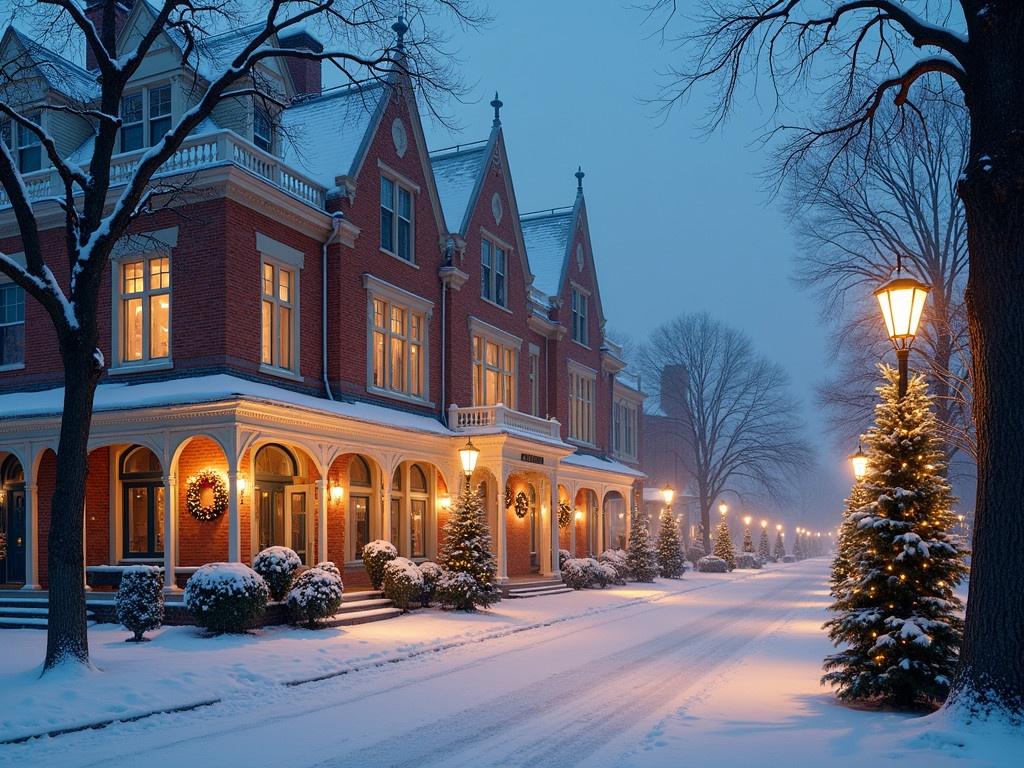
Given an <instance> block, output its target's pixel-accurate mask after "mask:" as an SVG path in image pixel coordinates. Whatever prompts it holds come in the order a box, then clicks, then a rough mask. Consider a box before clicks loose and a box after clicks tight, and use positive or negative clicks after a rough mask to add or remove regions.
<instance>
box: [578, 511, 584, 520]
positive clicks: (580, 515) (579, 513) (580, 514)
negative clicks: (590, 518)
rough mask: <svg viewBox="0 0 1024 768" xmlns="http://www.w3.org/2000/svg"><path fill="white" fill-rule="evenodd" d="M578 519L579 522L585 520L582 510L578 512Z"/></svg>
mask: <svg viewBox="0 0 1024 768" xmlns="http://www.w3.org/2000/svg"><path fill="white" fill-rule="evenodd" d="M576 519H577V520H582V519H583V510H580V509H577V510H576Z"/></svg>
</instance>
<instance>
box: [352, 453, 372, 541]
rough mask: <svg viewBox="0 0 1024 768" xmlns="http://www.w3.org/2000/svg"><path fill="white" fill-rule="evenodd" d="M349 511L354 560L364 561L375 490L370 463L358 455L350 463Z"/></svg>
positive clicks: (368, 539)
mask: <svg viewBox="0 0 1024 768" xmlns="http://www.w3.org/2000/svg"><path fill="white" fill-rule="evenodd" d="M348 484H349V494H348V510H349V514H348V517H349V525H350V526H351V527H350V528H349V537H348V538H349V541H350V542H351V547H352V549H351V551H350V553H349V557H350V558H351V559H352V560H362V559H363V547H365V546H366V545H367V544H368V543H369V542H370V498H371V489H372V488H373V473H372V472H371V470H370V462H369V461H368V460H367V459H365V458H364V457H362V456H359V455H356V456H353V457H352V458H351V460H350V461H349V463H348Z"/></svg>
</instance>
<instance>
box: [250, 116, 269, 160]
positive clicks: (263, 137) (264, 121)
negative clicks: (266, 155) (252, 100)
mask: <svg viewBox="0 0 1024 768" xmlns="http://www.w3.org/2000/svg"><path fill="white" fill-rule="evenodd" d="M252 140H253V143H254V144H255V145H256V146H257V147H259V148H260V149H262V150H265V151H267V152H273V151H274V124H273V122H271V120H270V115H268V114H267V113H266V112H265V111H263V110H262V109H257V110H256V113H255V114H254V115H253V121H252Z"/></svg>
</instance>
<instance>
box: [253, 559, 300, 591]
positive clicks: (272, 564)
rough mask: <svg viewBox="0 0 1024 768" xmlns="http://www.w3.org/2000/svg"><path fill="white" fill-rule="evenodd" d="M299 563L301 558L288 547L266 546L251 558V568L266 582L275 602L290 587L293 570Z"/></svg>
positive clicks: (293, 574) (293, 576) (293, 577)
mask: <svg viewBox="0 0 1024 768" xmlns="http://www.w3.org/2000/svg"><path fill="white" fill-rule="evenodd" d="M300 565H302V560H300V559H299V556H298V555H297V554H295V550H293V549H288V547H267V548H266V549H264V550H263V551H261V552H258V553H257V554H256V557H254V558H253V559H252V569H253V570H254V571H256V573H258V574H259V575H260V576H262V577H263V580H264V581H265V582H267V588H268V589H269V590H270V599H271V600H273V601H274V602H276V603H279V602H281V601H282V600H284V598H285V595H287V594H288V590H289V589H291V588H292V581H293V580H294V579H295V571H296V570H297V569H298V567H299V566H300Z"/></svg>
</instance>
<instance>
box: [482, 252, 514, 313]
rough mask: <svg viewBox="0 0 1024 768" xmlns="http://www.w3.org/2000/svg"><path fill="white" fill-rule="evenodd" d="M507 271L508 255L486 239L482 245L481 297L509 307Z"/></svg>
mask: <svg viewBox="0 0 1024 768" xmlns="http://www.w3.org/2000/svg"><path fill="white" fill-rule="evenodd" d="M507 269H508V253H507V252H506V251H505V249H504V248H502V247H501V246H499V245H496V244H494V243H492V242H491V241H490V240H487V239H486V238H484V239H483V240H482V241H481V243H480V295H481V296H482V297H483V298H485V299H487V300H488V301H493V302H494V303H495V304H497V305H499V306H502V307H507V306H508V295H507V290H506V285H507V281H506V275H507Z"/></svg>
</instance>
